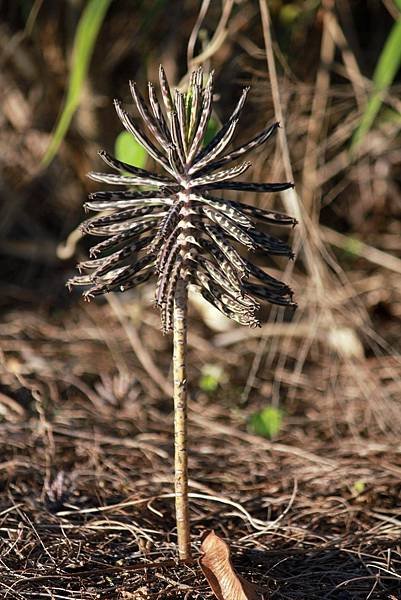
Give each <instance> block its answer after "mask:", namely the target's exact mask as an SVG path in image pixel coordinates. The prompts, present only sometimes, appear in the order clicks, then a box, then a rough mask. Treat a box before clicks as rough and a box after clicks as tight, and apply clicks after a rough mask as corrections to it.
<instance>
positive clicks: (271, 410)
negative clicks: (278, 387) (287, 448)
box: [249, 406, 284, 440]
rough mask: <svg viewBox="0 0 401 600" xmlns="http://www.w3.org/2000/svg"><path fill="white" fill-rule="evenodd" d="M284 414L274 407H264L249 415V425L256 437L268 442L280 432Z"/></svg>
mask: <svg viewBox="0 0 401 600" xmlns="http://www.w3.org/2000/svg"><path fill="white" fill-rule="evenodd" d="M283 416H284V413H283V411H282V410H280V409H279V408H276V407H275V406H266V408H263V409H262V410H260V411H259V412H257V413H254V414H253V415H251V418H250V421H249V424H250V427H251V429H252V430H253V432H254V433H256V434H257V435H260V436H262V437H265V438H269V439H270V440H271V439H272V438H274V437H276V435H277V434H278V433H279V432H280V430H281V425H282V423H283Z"/></svg>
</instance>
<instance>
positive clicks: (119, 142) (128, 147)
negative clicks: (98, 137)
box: [114, 131, 148, 169]
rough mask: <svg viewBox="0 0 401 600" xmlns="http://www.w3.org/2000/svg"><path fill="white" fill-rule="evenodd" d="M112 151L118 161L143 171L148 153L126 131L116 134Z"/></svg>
mask: <svg viewBox="0 0 401 600" xmlns="http://www.w3.org/2000/svg"><path fill="white" fill-rule="evenodd" d="M114 149H115V150H114V151H115V155H116V158H118V160H122V161H123V162H125V163H128V164H129V165H133V166H134V167H139V168H140V169H143V168H144V166H145V165H146V161H147V158H148V153H147V152H146V150H145V149H144V148H143V147H142V146H141V144H139V143H138V142H137V141H136V139H135V138H134V137H133V136H132V135H131V134H130V133H128V131H122V132H121V133H119V134H118V136H117V137H116V141H115V145H114Z"/></svg>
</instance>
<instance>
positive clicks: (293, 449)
mask: <svg viewBox="0 0 401 600" xmlns="http://www.w3.org/2000/svg"><path fill="white" fill-rule="evenodd" d="M121 306H124V308H125V309H128V308H129V307H130V306H131V308H132V306H133V305H130V304H127V305H121ZM114 308H115V307H114ZM61 315H62V318H60V315H57V314H54V315H52V316H50V315H49V314H47V315H44V314H35V313H34V312H33V311H32V310H25V311H18V312H16V311H10V312H9V313H8V314H7V316H6V318H5V320H4V321H3V323H2V326H1V337H2V339H1V345H2V349H3V358H4V361H3V371H2V382H3V385H2V388H1V390H2V391H1V401H2V402H1V406H2V412H3V414H2V422H1V424H0V445H1V450H2V454H1V456H2V458H1V464H0V466H1V485H2V495H1V507H0V515H1V525H0V532H1V544H2V548H1V563H0V570H1V580H0V581H1V583H0V586H1V588H2V597H4V598H10V599H11V598H12V599H14V598H15V599H22V598H24V599H25V598H26V599H28V598H56V599H59V598H60V599H61V598H71V599H72V598H80V599H92V598H93V599H95V598H107V599H112V598H116V599H117V598H118V599H120V598H121V599H122V598H124V599H129V598H130V599H131V598H135V599H139V598H188V599H189V598H210V597H211V593H210V591H208V587H207V584H206V582H205V580H204V578H203V576H202V573H201V571H200V568H199V566H198V565H197V563H196V562H195V563H194V565H193V566H178V565H177V564H176V563H175V543H176V535H175V523H174V510H173V496H172V492H173V479H172V452H173V449H172V439H173V434H172V414H171V401H170V400H169V398H168V395H167V393H166V392H167V390H165V391H163V389H162V387H163V381H165V380H164V379H163V377H164V376H163V373H165V374H167V373H168V368H169V355H168V352H166V350H167V349H168V348H169V344H170V341H169V339H168V338H163V337H162V336H161V334H160V332H159V331H158V321H157V318H158V317H157V315H156V313H153V312H152V311H148V312H146V313H144V315H142V318H143V319H144V320H145V322H143V324H142V326H141V328H140V330H139V331H140V337H139V338H138V339H136V341H135V340H134V345H133V346H134V347H133V346H132V344H131V343H130V341H129V339H128V336H129V334H130V331H131V333H132V330H133V328H131V330H130V327H131V325H130V324H127V322H123V324H122V325H121V323H119V322H118V320H117V319H116V318H115V314H114V312H113V310H112V307H111V306H110V305H109V304H107V303H104V304H102V303H100V304H91V305H90V310H89V308H88V305H86V304H84V303H82V304H81V305H80V309H79V310H78V311H77V312H74V314H73V315H71V314H70V315H68V313H66V311H65V310H64V311H63V312H62V313H61ZM21 326H22V327H21ZM204 333H205V332H204V331H203V334H204ZM200 334H201V331H200V325H199V324H196V323H195V325H194V327H193V332H192V334H191V338H190V342H191V352H190V365H191V367H190V373H191V377H192V382H193V383H192V386H191V394H192V400H191V404H190V440H191V450H190V492H191V520H192V534H193V548H194V556H195V557H196V556H197V552H198V548H199V540H200V537H201V535H202V533H204V532H205V531H207V530H210V529H214V530H215V531H216V532H217V533H218V534H219V535H220V536H222V537H224V538H225V539H226V540H227V541H228V542H229V543H230V545H231V548H232V551H233V560H234V564H235V565H236V567H237V568H238V570H239V571H240V573H242V574H243V575H244V576H245V577H247V578H248V579H250V580H252V581H254V582H257V583H259V584H260V585H261V586H263V588H264V589H265V590H266V596H265V597H266V598H277V599H291V600H295V599H306V598H308V599H323V598H333V599H338V600H340V599H341V600H345V599H350V600H351V599H361V600H362V599H367V598H371V599H374V598H383V599H384V598H386V599H398V598H401V578H400V573H401V553H400V539H401V519H400V510H401V509H400V492H401V446H400V442H399V439H400V438H399V432H398V428H397V425H396V420H395V417H394V415H396V414H397V406H398V404H397V403H399V395H398V394H399V386H398V385H397V383H396V382H395V380H394V374H395V373H396V372H397V368H399V367H397V362H396V361H395V359H394V358H391V357H387V358H386V357H382V358H381V359H378V358H370V359H367V360H366V361H365V364H364V365H363V364H360V365H359V367H356V366H355V365H353V364H352V363H351V364H349V363H344V364H343V365H341V364H340V363H339V362H338V361H337V373H336V375H335V376H334V375H333V373H332V370H333V369H332V367H333V364H330V363H332V362H334V359H333V357H330V356H326V358H325V357H324V353H322V356H320V360H321V362H320V364H319V365H317V364H313V363H312V362H310V364H309V365H307V367H305V368H304V372H303V374H302V376H301V377H298V381H295V382H294V381H293V382H291V381H288V380H287V381H286V376H287V378H288V379H290V378H291V376H292V377H294V376H293V374H292V375H291V373H290V369H288V370H286V369H284V370H285V373H283V375H282V381H283V382H282V392H281V393H282V395H283V397H284V406H285V411H286V417H285V419H284V427H283V430H282V431H281V432H280V434H279V437H278V438H277V439H275V440H274V441H272V442H271V441H269V440H267V439H264V438H261V437H258V436H256V435H254V434H252V433H250V431H249V427H248V425H247V420H248V417H249V415H250V414H252V413H253V412H254V411H255V409H257V408H258V407H259V408H260V406H263V396H264V395H265V394H268V393H269V386H271V383H269V376H268V375H266V381H263V380H261V379H259V380H258V384H257V386H256V389H255V390H254V391H252V393H251V394H250V396H249V398H248V400H247V402H246V404H245V405H242V406H241V408H239V407H238V402H239V399H240V398H239V395H240V391H241V390H242V388H241V386H240V385H239V383H238V382H240V381H241V379H242V378H243V376H244V375H245V378H246V370H247V356H248V354H249V352H251V351H252V350H253V347H254V344H255V341H254V340H250V341H249V340H248V341H245V342H243V343H242V344H241V352H238V351H234V350H233V349H232V348H224V349H220V350H217V349H215V353H214V357H215V358H216V360H219V361H222V363H223V364H224V365H225V369H226V370H227V372H228V373H231V377H230V379H229V383H225V384H222V385H221V386H220V387H219V389H218V390H217V391H215V392H214V393H213V394H205V393H203V392H199V391H197V385H196V382H197V381H198V377H199V368H200V365H201V363H202V361H204V362H205V361H208V360H210V347H211V344H212V343H213V339H212V338H210V339H209V340H208V339H207V336H205V335H204V337H203V338H201V337H200ZM201 339H203V342H200V340H201ZM138 340H139V343H140V344H142V342H143V341H145V340H147V341H148V344H149V343H150V340H152V344H151V347H152V346H153V347H154V346H155V345H156V346H157V345H158V351H157V352H156V353H155V354H154V358H155V362H154V363H153V367H154V368H155V369H156V370H157V373H158V374H159V376H160V378H161V380H160V381H159V383H156V382H155V381H154V380H152V378H151V377H149V375H148V373H147V372H146V370H145V369H144V368H143V367H141V365H140V363H139V362H138V359H137V355H136V354H135V349H136V352H138V351H139V353H140V352H141V351H142V352H143V351H144V348H145V346H141V347H139V346H135V343H136V344H137V343H138ZM214 341H216V340H214ZM131 342H133V340H132V338H131ZM145 353H146V349H145ZM241 354H242V356H241ZM148 358H149V356H148ZM142 360H143V356H142ZM322 361H323V362H322ZM248 362H249V361H248ZM196 366H197V368H196ZM356 368H359V370H360V372H359V374H358V375H357V378H356V379H359V378H360V379H361V380H362V379H364V381H365V383H366V384H367V382H368V381H369V380H371V381H372V377H373V376H374V378H375V382H376V385H377V386H378V389H377V390H374V389H370V392H369V394H370V396H369V398H370V400H367V398H366V397H363V393H362V391H361V388H360V387H358V386H357V385H356V383H355V381H356V380H355V377H354V375H355V372H354V371H355V369H356ZM325 377H326V378H331V383H330V384H329V382H328V381H324V378H325ZM290 384H291V388H290V387H289V385H290ZM334 384H335V385H334ZM165 385H166V386H167V388H168V381H167V382H165ZM330 388H332V389H330ZM379 388H380V389H381V390H382V391H383V390H384V391H385V394H384V395H383V397H381V396H380V393H379V391H378V390H379ZM290 389H292V390H293V398H292V399H291V397H290ZM294 390H295V394H294ZM340 390H342V397H339V392H340ZM383 398H385V404H383V402H384V400H383ZM391 410H393V411H395V412H394V415H393V418H392V417H391V414H392V413H391ZM392 423H393V425H394V426H393V427H392ZM165 561H167V562H166V563H165V564H164V565H163V563H164V562H165ZM159 563H161V566H159ZM141 594H142V595H141Z"/></svg>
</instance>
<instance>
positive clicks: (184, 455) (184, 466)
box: [173, 279, 191, 560]
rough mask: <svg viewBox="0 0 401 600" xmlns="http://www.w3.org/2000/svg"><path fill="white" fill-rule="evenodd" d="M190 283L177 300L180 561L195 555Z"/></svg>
mask: <svg viewBox="0 0 401 600" xmlns="http://www.w3.org/2000/svg"><path fill="white" fill-rule="evenodd" d="M187 300H188V290H187V282H186V281H184V280H183V279H179V280H178V282H177V288H176V293H175V299H174V350H173V363H174V448H175V461H174V485H175V510H176V523H177V535H178V555H179V558H180V560H188V559H190V558H191V540H190V533H189V506H188V451H187V373H186V352H187Z"/></svg>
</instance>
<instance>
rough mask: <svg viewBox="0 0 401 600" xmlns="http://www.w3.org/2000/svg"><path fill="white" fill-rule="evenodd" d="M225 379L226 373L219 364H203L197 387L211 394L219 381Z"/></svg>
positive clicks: (223, 381)
mask: <svg viewBox="0 0 401 600" xmlns="http://www.w3.org/2000/svg"><path fill="white" fill-rule="evenodd" d="M226 381H227V375H226V373H224V370H223V368H222V367H221V366H220V365H211V364H206V365H203V367H202V370H201V376H200V379H199V387H200V389H201V390H202V391H203V392H206V393H207V394H212V393H213V392H215V391H216V390H217V388H218V387H219V385H220V384H221V383H225V382H226Z"/></svg>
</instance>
